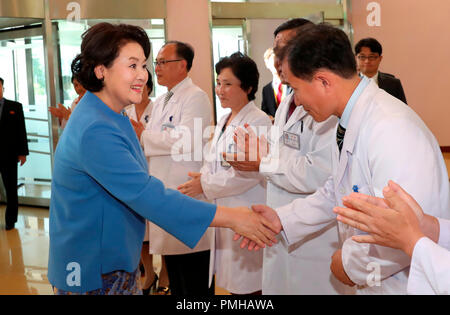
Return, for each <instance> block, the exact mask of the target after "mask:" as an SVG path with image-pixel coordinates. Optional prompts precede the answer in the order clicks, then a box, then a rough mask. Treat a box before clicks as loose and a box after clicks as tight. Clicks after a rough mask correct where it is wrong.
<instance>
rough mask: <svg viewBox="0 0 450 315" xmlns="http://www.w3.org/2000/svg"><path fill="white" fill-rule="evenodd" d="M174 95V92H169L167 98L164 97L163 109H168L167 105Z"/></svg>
mask: <svg viewBox="0 0 450 315" xmlns="http://www.w3.org/2000/svg"><path fill="white" fill-rule="evenodd" d="M172 95H173V92H172V91H168V92H167V93H166V96H165V97H164V106H163V109H165V108H166V105H167V103H168V102H169V100H170V98H171V97H172Z"/></svg>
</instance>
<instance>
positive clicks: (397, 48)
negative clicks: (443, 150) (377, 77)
mask: <svg viewBox="0 0 450 315" xmlns="http://www.w3.org/2000/svg"><path fill="white" fill-rule="evenodd" d="M370 2H376V3H378V4H379V7H380V17H381V20H380V24H381V25H380V26H369V25H368V23H367V17H368V15H369V14H371V11H372V10H370V11H368V10H367V5H368V4H369V3H370ZM351 7H352V9H351V12H350V14H349V19H350V21H351V23H352V25H353V28H354V43H357V41H358V40H360V39H361V38H364V37H374V38H376V39H378V40H379V41H380V43H381V44H382V46H383V56H384V57H383V61H382V63H381V67H380V70H381V71H383V72H388V73H392V74H394V75H395V76H397V77H399V78H400V79H401V82H402V85H403V88H404V90H405V94H406V99H407V101H408V104H409V105H410V106H411V107H412V108H413V109H414V110H415V111H416V112H417V113H418V114H419V115H420V117H421V118H422V119H423V120H424V121H425V123H426V124H427V126H428V127H429V128H430V129H431V131H432V132H433V133H434V135H435V136H436V138H437V139H438V142H439V144H440V145H441V146H450V123H449V119H450V106H448V105H449V101H448V98H447V92H448V88H449V87H450V79H449V77H448V71H449V69H450V58H449V57H450V36H448V32H447V30H448V23H449V20H450V13H449V12H450V1H445V0H427V1H420V0H395V1H393V0H376V1H372V0H354V1H352V3H351Z"/></svg>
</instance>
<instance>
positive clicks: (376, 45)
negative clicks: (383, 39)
mask: <svg viewBox="0 0 450 315" xmlns="http://www.w3.org/2000/svg"><path fill="white" fill-rule="evenodd" d="M363 47H367V48H369V49H370V51H371V52H373V53H378V54H379V55H380V56H381V53H382V52H383V47H382V46H381V44H380V42H379V41H377V40H376V39H375V38H372V37H368V38H363V39H361V40H360V41H359V42H358V43H357V44H356V46H355V54H356V55H357V54H359V53H360V52H361V49H362V48H363Z"/></svg>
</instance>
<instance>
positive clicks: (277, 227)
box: [211, 206, 281, 248]
mask: <svg viewBox="0 0 450 315" xmlns="http://www.w3.org/2000/svg"><path fill="white" fill-rule="evenodd" d="M269 209H270V208H269ZM272 211H273V210H272ZM274 218H275V217H271V218H270V219H268V218H266V217H265V216H263V215H261V214H260V213H257V212H255V211H252V210H250V209H249V208H247V207H236V208H228V207H221V206H218V207H217V211H216V216H215V217H214V220H213V222H212V224H211V226H219V227H228V228H231V229H232V230H233V231H234V232H236V233H237V234H239V235H240V236H243V237H244V239H248V240H250V241H253V242H254V243H256V245H257V246H258V247H261V248H264V247H265V245H269V246H272V245H273V244H274V243H276V242H277V240H276V238H275V236H276V235H277V234H278V233H279V232H280V231H281V223H280V221H279V219H278V216H277V217H276V218H277V219H278V220H274Z"/></svg>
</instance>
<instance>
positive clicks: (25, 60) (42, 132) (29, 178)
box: [0, 23, 51, 206]
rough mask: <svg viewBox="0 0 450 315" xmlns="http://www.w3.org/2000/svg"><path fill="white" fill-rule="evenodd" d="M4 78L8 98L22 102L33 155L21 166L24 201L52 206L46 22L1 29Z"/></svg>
mask: <svg viewBox="0 0 450 315" xmlns="http://www.w3.org/2000/svg"><path fill="white" fill-rule="evenodd" d="M0 77H2V78H3V79H4V81H5V83H4V88H5V92H4V97H5V98H7V99H10V100H15V101H17V102H20V103H21V104H22V106H23V111H24V115H25V125H26V129H27V138H28V147H29V151H30V154H29V156H27V161H26V163H25V164H24V165H23V166H19V167H18V195H19V203H20V204H32V205H38V206H48V203H49V202H48V201H49V198H50V182H51V149H50V141H49V139H50V136H49V124H48V118H49V117H48V110H47V94H46V78H45V64H44V45H43V33H42V24H41V23H37V24H32V25H27V26H18V27H13V28H7V29H3V30H0Z"/></svg>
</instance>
